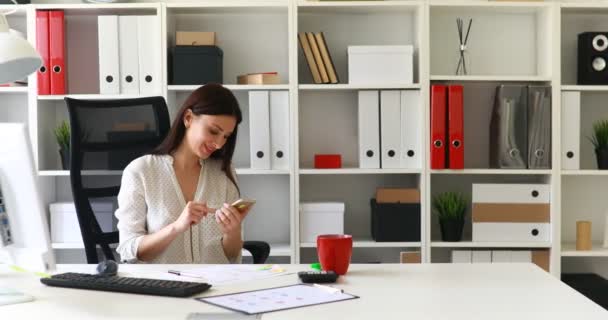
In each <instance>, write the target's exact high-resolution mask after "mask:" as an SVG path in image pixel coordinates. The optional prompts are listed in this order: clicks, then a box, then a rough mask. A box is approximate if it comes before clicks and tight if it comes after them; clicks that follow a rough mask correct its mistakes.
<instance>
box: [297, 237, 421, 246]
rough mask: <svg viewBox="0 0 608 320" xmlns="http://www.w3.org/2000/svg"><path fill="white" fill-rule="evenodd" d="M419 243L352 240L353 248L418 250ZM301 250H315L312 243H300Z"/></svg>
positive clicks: (314, 244)
mask: <svg viewBox="0 0 608 320" xmlns="http://www.w3.org/2000/svg"><path fill="white" fill-rule="evenodd" d="M420 246H421V243H420V242H376V241H374V240H371V239H369V240H354V241H353V248H420ZM300 247H301V248H316V247H317V244H316V243H314V242H302V243H300Z"/></svg>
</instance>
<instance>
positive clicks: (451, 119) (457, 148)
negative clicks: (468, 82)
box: [448, 85, 464, 169]
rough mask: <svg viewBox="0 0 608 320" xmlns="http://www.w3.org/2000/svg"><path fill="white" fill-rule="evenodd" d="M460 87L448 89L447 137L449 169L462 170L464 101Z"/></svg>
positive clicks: (454, 86) (453, 86)
mask: <svg viewBox="0 0 608 320" xmlns="http://www.w3.org/2000/svg"><path fill="white" fill-rule="evenodd" d="M462 91H463V87H462V86H461V85H451V86H449V87H448V136H449V142H450V146H449V153H448V159H449V166H450V169H464V108H463V104H464V99H463V95H462Z"/></svg>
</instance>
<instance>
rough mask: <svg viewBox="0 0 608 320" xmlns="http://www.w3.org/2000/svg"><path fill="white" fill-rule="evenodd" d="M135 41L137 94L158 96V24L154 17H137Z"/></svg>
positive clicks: (159, 88) (159, 85)
mask: <svg viewBox="0 0 608 320" xmlns="http://www.w3.org/2000/svg"><path fill="white" fill-rule="evenodd" d="M137 23H138V24H137V30H138V32H137V41H138V52H140V54H139V93H140V94H142V95H150V96H151V95H160V94H162V92H161V91H162V89H161V75H160V74H161V70H160V66H161V63H160V57H159V56H160V55H159V50H158V48H160V37H159V36H158V35H159V34H160V23H159V21H158V19H157V17H156V16H139V17H137Z"/></svg>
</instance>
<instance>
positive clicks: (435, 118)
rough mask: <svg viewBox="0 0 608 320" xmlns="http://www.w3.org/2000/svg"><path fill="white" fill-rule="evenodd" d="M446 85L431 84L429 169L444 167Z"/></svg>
mask: <svg viewBox="0 0 608 320" xmlns="http://www.w3.org/2000/svg"><path fill="white" fill-rule="evenodd" d="M446 89H447V87H446V86H444V85H432V86H431V169H445V167H446V146H445V140H446V126H447V121H446V120H447V119H446V116H447V115H446V111H447V106H446V104H447V97H446Z"/></svg>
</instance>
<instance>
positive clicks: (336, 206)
mask: <svg viewBox="0 0 608 320" xmlns="http://www.w3.org/2000/svg"><path fill="white" fill-rule="evenodd" d="M343 233H344V203H343V202H307V203H301V204H300V241H301V242H313V243H317V236H318V235H320V234H343Z"/></svg>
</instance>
